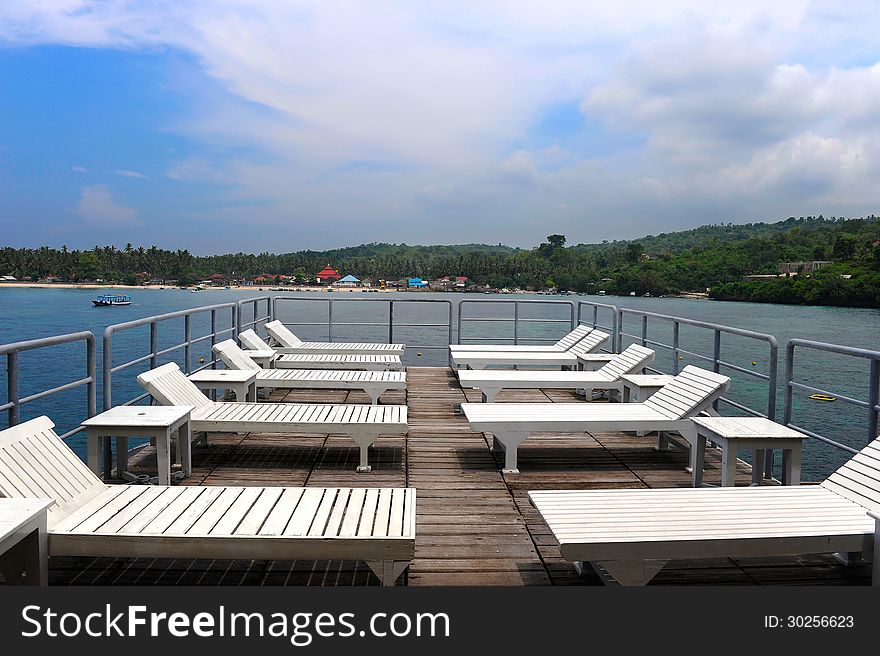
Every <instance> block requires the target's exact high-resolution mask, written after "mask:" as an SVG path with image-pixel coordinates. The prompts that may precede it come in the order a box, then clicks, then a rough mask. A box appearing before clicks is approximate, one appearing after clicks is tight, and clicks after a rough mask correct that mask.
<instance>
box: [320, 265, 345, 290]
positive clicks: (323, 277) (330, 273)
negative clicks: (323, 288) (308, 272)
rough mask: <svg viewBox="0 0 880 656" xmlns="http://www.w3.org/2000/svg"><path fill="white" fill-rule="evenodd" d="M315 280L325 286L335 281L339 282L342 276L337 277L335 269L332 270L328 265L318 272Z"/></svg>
mask: <svg viewBox="0 0 880 656" xmlns="http://www.w3.org/2000/svg"><path fill="white" fill-rule="evenodd" d="M316 278H317V279H318V282H320V283H323V284H325V285H331V284H333V283H334V282H336V281H337V280H339V279H340V278H342V276H340V275H339V273H338V272H337V271H336V269H334V268H333V267H331V266H330V265H329V264H328V265H327V266H325V267H324V268H323V269H321V270H320V271H318V274H317V275H316Z"/></svg>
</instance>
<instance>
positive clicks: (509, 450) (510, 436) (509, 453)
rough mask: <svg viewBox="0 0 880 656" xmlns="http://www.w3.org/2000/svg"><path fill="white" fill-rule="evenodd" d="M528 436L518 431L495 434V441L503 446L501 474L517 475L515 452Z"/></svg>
mask: <svg viewBox="0 0 880 656" xmlns="http://www.w3.org/2000/svg"><path fill="white" fill-rule="evenodd" d="M528 436H529V434H528V433H525V432H520V431H504V432H501V433H495V439H496V440H498V441H499V442H501V444H503V445H504V469H502V470H501V473H502V474H519V469H517V462H516V460H517V453H516V452H517V449H518V448H519V445H520V444H522V442H523V440H525V439H526V438H527V437H528Z"/></svg>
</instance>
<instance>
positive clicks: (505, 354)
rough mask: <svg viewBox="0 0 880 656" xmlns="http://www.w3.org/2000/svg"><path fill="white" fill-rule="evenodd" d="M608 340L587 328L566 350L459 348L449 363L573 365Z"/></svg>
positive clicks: (479, 366)
mask: <svg viewBox="0 0 880 656" xmlns="http://www.w3.org/2000/svg"><path fill="white" fill-rule="evenodd" d="M610 339H611V335H609V334H608V333H605V332H602V331H601V330H591V331H590V332H589V333H587V334H586V335H585V336H584V337H582V338H581V339H580V340H578V341H577V342H575V343H574V344H572V345H571V346H569V347H568V348H567V349H566V350H564V351H562V350H560V351H553V352H534V351H532V352H519V351H459V352H452V353H451V355H452V362H453V363H454V364H455V365H456V366H458V367H466V368H468V367H469V368H471V369H485V368H486V367H487V366H490V365H493V366H508V367H516V366H530V367H551V368H552V367H555V368H559V367H577V366H578V365H579V364H580V360H579V356H581V355H586V354H588V353H592V352H593V351H596V350H598V349H599V348H601V347H602V346H603V345H604V344H606V343H607V342H608V341H609V340H610Z"/></svg>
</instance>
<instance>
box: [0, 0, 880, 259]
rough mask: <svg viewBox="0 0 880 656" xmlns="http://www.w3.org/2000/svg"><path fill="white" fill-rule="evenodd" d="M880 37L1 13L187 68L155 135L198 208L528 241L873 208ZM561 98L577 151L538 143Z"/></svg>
mask: <svg viewBox="0 0 880 656" xmlns="http://www.w3.org/2000/svg"><path fill="white" fill-rule="evenodd" d="M878 28H880V10H878V9H877V7H876V6H875V4H874V3H872V2H868V1H862V0H847V1H832V0H818V1H808V0H778V1H777V2H774V3H767V2H764V1H759V0H748V1H741V2H737V3H731V2H721V1H716V2H706V1H705V0H669V1H668V2H662V3H646V2H643V1H639V0H617V1H616V2H614V3H593V2H582V1H575V0H560V1H559V2H553V3H549V4H548V3H535V2H534V1H533V0H518V1H513V2H510V1H508V2H502V1H501V0H486V1H485V2H480V3H473V2H464V1H463V0H462V1H457V2H456V1H453V2H448V3H419V2H413V3H399V2H390V1H387V0H386V1H382V0H379V1H377V2H373V3H350V2H322V3H317V2H306V1H304V0H298V1H294V0H262V1H261V2H260V3H253V2H252V1H249V0H188V1H183V0H149V1H147V0H101V1H100V2H99V1H98V0H42V1H41V2H39V3H35V2H33V1H32V0H5V1H4V2H3V3H2V4H0V45H2V44H3V43H4V42H6V43H9V44H13V45H16V46H23V45H32V44H46V43H49V44H66V45H73V46H84V47H90V48H117V49H125V50H144V51H155V50H157V49H161V48H171V49H173V50H177V51H182V52H184V53H186V54H187V55H188V57H187V58H186V60H187V61H192V62H195V64H194V65H195V66H196V67H197V68H198V71H197V72H193V71H191V70H185V71H184V70H180V71H178V73H177V74H179V75H180V76H181V77H180V79H179V80H177V82H178V87H179V88H178V89H177V91H179V92H181V93H184V94H187V93H188V94H189V95H187V96H186V98H187V101H188V102H187V103H186V105H185V110H184V111H182V112H181V113H180V114H179V115H177V116H176V120H175V121H174V124H173V125H171V126H168V129H170V130H174V131H176V132H180V133H183V134H184V135H185V136H186V137H187V138H188V139H189V140H192V141H194V142H195V143H197V144H198V145H199V146H200V148H199V149H198V150H197V151H196V152H193V153H185V154H183V155H182V156H181V159H180V160H179V161H178V162H176V163H174V164H173V165H171V166H169V168H168V171H167V173H166V174H165V177H167V178H171V179H174V180H177V181H179V182H180V183H182V184H184V185H185V184H191V183H205V184H212V185H217V186H220V187H221V188H222V189H223V191H222V193H221V194H218V196H217V198H216V203H215V205H214V206H213V207H212V208H206V209H205V210H204V213H203V214H205V215H211V216H214V217H216V218H217V219H218V220H220V221H228V222H229V223H230V224H234V223H235V222H236V221H238V222H240V221H241V219H242V218H248V219H249V220H259V221H261V222H263V223H266V224H270V225H275V226H279V229H286V230H290V231H292V232H291V234H301V231H302V230H304V229H305V228H304V226H306V225H309V224H314V222H315V221H318V222H320V221H322V220H323V221H324V222H328V221H336V220H338V221H346V222H347V225H350V226H352V228H351V230H350V231H347V232H346V236H345V238H346V239H347V240H348V239H355V238H357V237H356V236H357V235H360V234H364V235H365V238H366V240H370V241H371V240H373V239H374V238H377V239H395V240H396V239H397V238H399V237H400V236H401V235H404V236H405V238H406V239H407V240H408V241H419V240H422V241H428V240H433V241H451V240H454V239H455V238H458V236H459V235H460V234H461V231H474V230H477V231H479V232H480V233H481V234H482V235H484V237H480V238H488V240H489V241H493V242H494V241H497V240H498V237H497V235H498V231H499V228H501V229H503V232H502V233H501V234H503V235H504V237H505V239H507V240H509V241H511V242H514V243H520V244H528V243H532V239H533V232H534V231H535V230H537V233H538V236H539V237H540V236H541V233H543V232H544V231H545V230H544V228H545V226H543V225H539V226H538V227H534V226H533V224H534V223H535V222H539V223H540V221H541V220H542V217H543V213H544V212H545V211H546V210H547V208H551V209H552V208H556V211H557V212H558V211H559V210H560V209H562V208H564V209H565V215H566V216H567V217H570V218H569V219H568V220H570V228H569V229H570V232H571V234H570V235H569V241H570V242H576V241H581V240H589V239H596V238H602V237H605V236H608V237H609V238H615V237H623V236H637V235H638V234H639V232H642V231H643V230H642V228H640V227H639V226H640V225H643V224H644V225H648V224H650V222H651V221H652V220H668V221H671V222H678V223H677V224H675V225H670V226H669V227H670V228H674V227H676V225H680V226H684V225H693V224H694V223H698V222H705V221H716V220H731V219H733V220H736V219H738V218H740V219H742V220H752V219H755V218H774V217H778V218H784V217H786V216H788V215H789V214H797V213H803V212H807V213H819V212H824V213H826V214H831V213H834V214H839V213H840V212H843V211H846V212H850V213H854V214H858V213H863V212H866V211H873V210H876V208H875V207H873V206H872V203H874V202H875V201H874V199H873V189H874V183H873V182H872V177H873V176H875V174H876V172H877V171H878V168H880V147H878V145H877V144H878V127H880V126H878V119H877V114H876V107H877V105H878V102H880V67H878V65H875V63H876V62H878V60H880V48H878V47H877V46H876V45H875V44H876V39H875V34H876V32H877V30H878ZM172 83H173V80H172ZM573 102H575V103H577V102H580V106H581V108H582V111H583V113H584V119H585V120H584V125H583V126H581V128H578V127H574V128H569V130H573V131H574V132H575V133H577V130H578V129H582V130H583V133H582V134H579V133H578V136H579V139H577V140H574V141H577V144H576V145H572V144H570V143H568V142H567V141H566V139H567V138H569V137H571V134H570V133H560V134H559V135H558V139H557V138H556V137H555V135H553V134H552V133H551V135H550V136H549V137H547V138H544V139H543V140H539V139H535V138H533V137H534V135H533V134H532V132H531V128H532V127H533V126H534V125H535V123H536V122H540V120H541V118H542V116H543V113H544V112H546V111H547V109H548V108H551V107H553V106H555V105H558V104H560V103H569V104H571V103H573ZM615 139H620V140H621V141H620V143H622V144H623V145H614V144H615V143H616V142H615ZM608 143H612V145H611V146H608V145H607V144H608ZM242 153H246V154H242ZM352 163H358V164H359V165H358V166H352ZM363 163H366V164H367V165H362V164H363ZM117 175H123V176H127V177H143V174H140V173H138V172H136V171H126V170H121V171H117ZM90 189H99V187H92V188H90ZM103 189H104V193H105V195H106V200H107V203H108V206H109V207H111V208H115V211H119V210H121V211H122V215H123V216H124V215H125V212H133V210H128V209H127V208H120V207H118V206H116V205H115V204H114V203H113V201H112V198H111V197H110V192H109V190H107V189H106V188H103ZM810 204H812V205H810ZM110 214H111V215H112V214H113V211H110ZM414 219H422V220H414ZM476 219H481V220H482V222H481V224H480V226H479V227H478V228H475V220H476ZM640 221H641V223H640ZM359 226H361V227H359ZM416 226H417V227H416ZM655 227H656V226H651V230H652V231H653V230H654V229H655ZM599 229H601V231H602V232H601V233H600V232H598V230H599ZM359 230H360V232H358V231H359ZM370 230H372V231H374V232H373V234H372V235H370V234H369V231H370ZM380 230H385V231H386V232H385V233H383V234H376V231H380ZM410 231H411V232H410ZM456 231H457V232H456ZM316 234H317V233H316ZM493 235H495V236H493ZM319 238H320V237H316V239H319ZM470 238H471V235H470V234H468V240H470ZM474 238H477V237H476V236H475V237H474ZM323 239H324V241H323V242H321V243H315V244H314V245H318V246H329V245H334V244H336V243H337V242H338V240H339V239H340V235H338V234H325V235H324V237H323ZM309 245H312V244H309Z"/></svg>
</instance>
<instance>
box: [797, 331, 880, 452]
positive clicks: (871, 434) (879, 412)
mask: <svg viewBox="0 0 880 656" xmlns="http://www.w3.org/2000/svg"><path fill="white" fill-rule="evenodd" d="M797 348H802V349H810V350H813V351H820V352H824V353H833V354H836V355H845V356H848V357H854V358H861V359H864V360H868V361H869V363H870V364H869V366H868V398H867V400H863V399H855V398H852V397H850V396H848V395H846V394H840V393H838V392H834V391H830V390H826V389H822V388H820V387H814V386H812V385H806V384H804V383H798V382H796V381H795V369H794V354H795V349H797ZM794 390H799V391H804V392H811V393H813V394H825V395H827V396H832V397H834V398H835V399H837V400H840V401H843V402H844V403H848V404H850V405H854V406H856V407H859V408H863V409H865V410H867V411H868V412H867V435H868V441H869V442H870V441H871V440H873V439H875V438H876V437H877V432H878V423H880V351H874V350H870V349H863V348H857V347H854V346H841V345H840V344H829V343H827V342H818V341H815V340H810V339H798V338H795V339H790V340H788V343H787V344H786V347H785V399H784V404H783V407H784V410H783V423H784V424H785V425H786V426H789V427H791V428H793V429H795V430H799V431H801V432H802V433H806V434H807V435H809V436H810V437H813V438H815V439H817V440H819V441H821V442H824V443H825V444H828V445H830V446H833V447H835V448H837V449H841V450H843V451H846V452H847V453H851V454H855V453H858V449H854V448H853V447H851V446H848V445H846V444H841V443H840V442H838V441H836V440H833V439H831V438H830V437H827V436H825V435H822V434H821V433H818V432H815V431H811V430H808V429H806V428H804V427H802V426H798V425H797V424H795V423H793V422H792V414H793V412H794Z"/></svg>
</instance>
